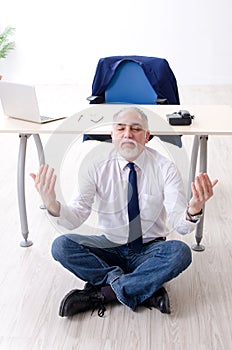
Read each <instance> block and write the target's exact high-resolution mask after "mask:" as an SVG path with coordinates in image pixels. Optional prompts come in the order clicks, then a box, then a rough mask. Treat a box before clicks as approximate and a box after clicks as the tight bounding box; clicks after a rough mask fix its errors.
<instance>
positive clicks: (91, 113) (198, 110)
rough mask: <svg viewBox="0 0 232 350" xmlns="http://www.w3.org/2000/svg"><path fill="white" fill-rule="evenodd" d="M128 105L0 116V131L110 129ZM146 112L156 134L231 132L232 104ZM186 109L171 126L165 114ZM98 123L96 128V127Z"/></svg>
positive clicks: (151, 107) (145, 108)
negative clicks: (39, 116) (55, 116)
mask: <svg viewBox="0 0 232 350" xmlns="http://www.w3.org/2000/svg"><path fill="white" fill-rule="evenodd" d="M123 107H128V105H109V104H101V105H90V106H88V108H86V109H83V110H81V111H80V112H77V113H76V114H74V115H72V116H71V117H69V118H66V119H62V120H58V121H52V122H49V123H46V124H37V123H32V122H28V121H23V120H18V119H13V118H9V117H6V116H4V115H1V116H0V133H22V134H52V133H57V134H59V133H60V134H75V133H77V134H79V133H87V132H91V133H109V132H110V131H111V127H112V116H113V114H114V113H115V112H116V111H118V110H120V109H121V108H123ZM138 107H139V108H141V109H142V110H143V111H144V112H145V113H147V115H148V120H149V126H150V131H151V133H152V134H155V135H165V134H169V135H171V134H181V135H232V107H231V106H229V105H191V106H190V105H186V106H185V105H181V106H179V105H141V106H138ZM180 109H185V110H188V111H189V112H190V113H191V115H194V119H193V121H192V124H191V125H189V126H182V125H181V126H171V125H169V123H168V121H167V117H166V114H169V113H173V112H178V111H179V110H180ZM96 126H97V128H96Z"/></svg>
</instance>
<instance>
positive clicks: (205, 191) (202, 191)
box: [188, 173, 218, 215]
mask: <svg viewBox="0 0 232 350" xmlns="http://www.w3.org/2000/svg"><path fill="white" fill-rule="evenodd" d="M217 183H218V180H217V179H215V180H213V181H212V182H211V181H210V179H209V176H208V175H207V174H205V173H204V174H202V173H200V174H199V175H198V176H196V178H195V181H194V182H192V184H191V188H192V198H191V199H190V201H189V207H188V212H189V214H191V215H195V214H197V213H199V212H200V211H201V209H202V208H203V206H204V204H205V202H206V201H207V200H208V199H210V198H211V197H212V196H213V187H214V186H215V185H216V184H217Z"/></svg>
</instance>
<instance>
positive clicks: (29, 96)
mask: <svg viewBox="0 0 232 350" xmlns="http://www.w3.org/2000/svg"><path fill="white" fill-rule="evenodd" d="M0 99H1V103H2V109H3V112H4V114H5V115H6V116H8V117H11V118H17V119H22V120H27V121H30V122H35V123H47V122H51V121H53V120H57V119H62V118H66V117H67V116H64V115H58V114H55V113H53V112H52V113H51V111H50V112H49V113H48V114H45V113H44V111H43V115H41V113H40V108H39V103H38V99H37V96H36V89H35V86H32V85H24V84H18V83H13V82H5V81H0ZM54 109H55V106H54Z"/></svg>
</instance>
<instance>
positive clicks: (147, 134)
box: [145, 131, 151, 143]
mask: <svg viewBox="0 0 232 350" xmlns="http://www.w3.org/2000/svg"><path fill="white" fill-rule="evenodd" d="M150 135H151V133H150V131H146V135H145V137H146V143H147V142H148V141H149V138H150Z"/></svg>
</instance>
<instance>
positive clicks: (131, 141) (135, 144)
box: [119, 139, 138, 146]
mask: <svg viewBox="0 0 232 350" xmlns="http://www.w3.org/2000/svg"><path fill="white" fill-rule="evenodd" d="M128 142H129V143H132V144H133V145H134V146H137V145H138V144H137V142H136V141H134V140H131V139H123V140H121V141H120V144H119V145H120V146H123V144H124V143H128Z"/></svg>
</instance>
